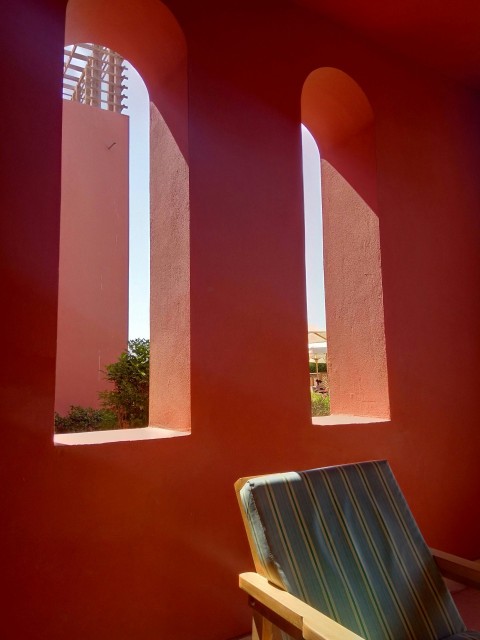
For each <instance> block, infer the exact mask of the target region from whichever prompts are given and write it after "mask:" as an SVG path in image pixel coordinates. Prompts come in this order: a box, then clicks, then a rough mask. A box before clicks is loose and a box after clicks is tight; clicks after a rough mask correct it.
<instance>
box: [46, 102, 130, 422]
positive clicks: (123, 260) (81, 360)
mask: <svg viewBox="0 0 480 640" xmlns="http://www.w3.org/2000/svg"><path fill="white" fill-rule="evenodd" d="M57 335H58V337H57V369H56V387H55V411H58V412H59V413H60V414H61V415H63V414H65V413H66V412H67V411H68V409H69V407H70V405H80V406H83V407H98V406H100V402H99V397H98V394H99V392H100V391H103V390H105V389H106V388H108V383H107V382H106V381H105V375H104V371H105V368H106V366H107V365H108V364H110V363H112V362H115V361H116V360H117V359H118V356H119V355H120V353H121V352H122V351H124V349H125V348H126V346H127V336H128V118H127V117H126V116H122V115H121V114H118V113H111V112H109V111H104V110H102V109H96V108H94V107H89V106H87V105H83V104H79V103H76V102H66V101H64V102H63V135H62V203H61V223H60V263H59V292H58V333H57Z"/></svg>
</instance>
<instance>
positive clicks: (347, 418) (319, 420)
mask: <svg viewBox="0 0 480 640" xmlns="http://www.w3.org/2000/svg"><path fill="white" fill-rule="evenodd" d="M374 422H390V418H373V417H372V416H352V415H348V414H340V413H339V414H336V415H332V416H312V424H313V425H314V426H318V425H320V426H334V425H341V424H373V423H374Z"/></svg>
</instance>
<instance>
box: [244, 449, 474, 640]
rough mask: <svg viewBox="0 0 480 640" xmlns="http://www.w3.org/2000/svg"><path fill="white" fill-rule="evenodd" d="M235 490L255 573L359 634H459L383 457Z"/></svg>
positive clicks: (406, 638) (425, 638) (434, 639)
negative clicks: (242, 514) (240, 507)
mask: <svg viewBox="0 0 480 640" xmlns="http://www.w3.org/2000/svg"><path fill="white" fill-rule="evenodd" d="M238 494H239V501H240V504H241V505H242V508H243V510H244V521H245V523H246V526H247V533H248V537H249V541H250V545H251V548H252V552H253V555H254V559H255V562H256V568H257V571H258V572H259V573H261V574H263V575H264V576H266V577H267V578H268V579H269V580H270V581H271V582H272V583H274V584H276V585H278V586H279V587H282V588H283V589H285V590H286V591H288V592H290V593H292V594H294V595H296V596H297V597H299V598H301V599H302V600H303V601H304V602H307V603H308V604H310V605H311V606H313V607H315V608H316V609H318V610H319V611H321V612H322V613H324V614H326V615H327V616H329V617H331V618H333V619H334V620H336V621H337V622H339V623H340V624H342V625H344V626H345V627H347V628H349V629H351V630H352V631H354V632H355V633H357V634H358V635H360V636H362V637H364V638H367V639H368V640H386V639H392V640H429V639H431V640H439V639H440V638H445V637H448V636H451V635H454V634H456V633H463V632H464V631H465V630H466V628H465V625H464V623H463V621H462V619H461V617H460V615H459V614H458V611H457V609H456V607H455V605H454V603H453V601H452V599H451V597H450V594H449V593H448V591H447V589H446V587H445V585H444V583H443V580H442V578H441V576H440V574H439V572H438V570H437V567H436V565H435V562H434V560H433V558H432V556H431V554H430V551H429V549H428V547H427V545H426V543H425V541H424V539H423V537H422V535H421V533H420V531H419V529H418V527H417V525H416V523H415V520H414V518H413V515H412V513H411V511H410V509H409V508H408V505H407V503H406V501H405V499H404V497H403V495H402V493H401V491H400V488H399V486H398V484H397V482H396V480H395V478H394V476H393V474H392V471H391V469H390V467H389V465H388V463H387V462H386V461H374V462H364V463H360V464H351V465H343V466H337V467H327V468H323V469H312V470H310V471H301V472H290V473H280V474H272V475H268V476H260V477H258V478H250V479H247V480H244V481H243V486H242V487H241V488H240V489H239V490H238Z"/></svg>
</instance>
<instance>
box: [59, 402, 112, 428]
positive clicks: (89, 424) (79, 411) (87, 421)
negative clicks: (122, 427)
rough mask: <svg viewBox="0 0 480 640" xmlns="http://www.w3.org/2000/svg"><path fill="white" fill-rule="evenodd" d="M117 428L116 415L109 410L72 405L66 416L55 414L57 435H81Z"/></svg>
mask: <svg viewBox="0 0 480 640" xmlns="http://www.w3.org/2000/svg"><path fill="white" fill-rule="evenodd" d="M116 428H117V420H116V417H115V414H114V413H112V412H111V411H108V410H107V409H93V408H92V407H79V406H74V405H72V406H71V407H70V411H69V412H68V413H67V415H66V416H61V415H60V414H59V413H55V433H81V432H83V431H105V430H107V429H116Z"/></svg>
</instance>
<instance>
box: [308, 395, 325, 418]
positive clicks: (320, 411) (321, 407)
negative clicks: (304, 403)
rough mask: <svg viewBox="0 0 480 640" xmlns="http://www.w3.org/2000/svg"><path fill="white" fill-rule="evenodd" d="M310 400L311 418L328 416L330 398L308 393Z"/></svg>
mask: <svg viewBox="0 0 480 640" xmlns="http://www.w3.org/2000/svg"><path fill="white" fill-rule="evenodd" d="M310 395H311V398H312V416H329V415H330V396H329V395H328V394H327V393H326V394H323V393H315V391H310Z"/></svg>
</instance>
